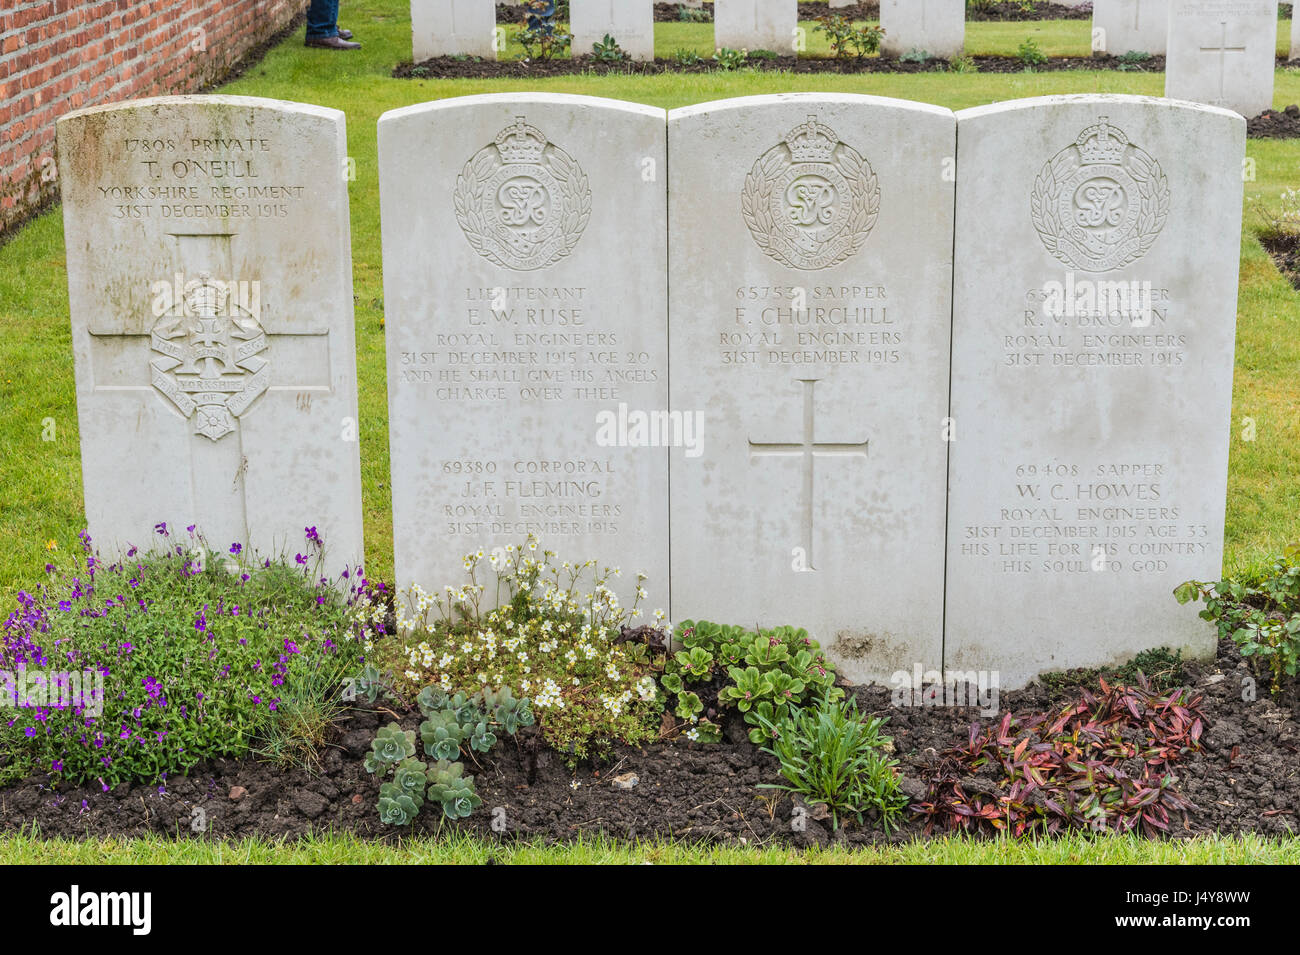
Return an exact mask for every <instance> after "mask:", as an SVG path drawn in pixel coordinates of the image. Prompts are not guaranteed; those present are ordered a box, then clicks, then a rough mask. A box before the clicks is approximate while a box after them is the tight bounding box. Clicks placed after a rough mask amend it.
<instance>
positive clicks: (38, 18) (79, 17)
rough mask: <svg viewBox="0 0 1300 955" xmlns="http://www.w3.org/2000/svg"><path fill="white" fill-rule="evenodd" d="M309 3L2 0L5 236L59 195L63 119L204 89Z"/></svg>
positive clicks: (0, 125)
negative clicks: (57, 127)
mask: <svg viewBox="0 0 1300 955" xmlns="http://www.w3.org/2000/svg"><path fill="white" fill-rule="evenodd" d="M305 7H306V0H0V232H3V231H4V230H5V229H6V228H9V227H10V226H12V225H14V224H16V223H17V222H19V221H20V220H22V219H23V218H25V217H26V216H27V215H28V214H29V213H30V212H31V211H32V210H33V209H36V208H38V207H39V206H40V205H41V204H42V203H43V202H45V201H46V200H48V199H51V198H52V197H53V196H54V195H55V193H56V192H57V182H56V181H55V177H54V163H53V155H54V121H55V119H56V118H58V117H59V116H61V115H62V114H64V113H66V112H68V111H70V110H74V109H79V108H80V107H83V106H95V105H98V104H101V103H111V102H116V101H118V100H125V99H135V98H138V97H142V96H161V95H164V94H168V93H186V92H192V91H194V90H197V89H201V88H203V87H204V86H206V85H208V84H210V83H212V82H215V81H217V80H219V79H221V78H222V77H223V76H224V75H225V74H226V73H227V72H228V71H229V70H230V68H231V67H232V66H234V65H235V63H236V62H237V61H238V60H239V59H240V57H242V56H243V55H244V54H245V53H247V52H248V51H249V50H250V49H252V48H253V47H255V46H257V45H258V44H259V43H261V42H262V41H263V40H265V39H267V38H268V37H270V36H271V35H272V34H274V33H276V32H278V31H279V30H281V29H283V28H284V27H285V26H287V25H288V24H289V22H290V21H291V20H293V18H294V17H295V16H296V15H297V14H298V13H300V12H301V11H302V10H304V9H305Z"/></svg>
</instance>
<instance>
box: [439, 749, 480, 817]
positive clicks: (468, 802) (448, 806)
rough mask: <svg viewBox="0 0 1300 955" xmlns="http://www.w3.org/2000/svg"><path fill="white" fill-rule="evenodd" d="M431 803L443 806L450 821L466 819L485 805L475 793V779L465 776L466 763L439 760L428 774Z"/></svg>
mask: <svg viewBox="0 0 1300 955" xmlns="http://www.w3.org/2000/svg"><path fill="white" fill-rule="evenodd" d="M428 780H429V790H428V797H429V801H430V802H435V803H438V804H439V805H441V806H442V811H443V813H444V814H445V815H446V816H447V818H448V819H464V818H466V817H468V816H469V815H470V813H472V812H473V811H474V810H475V809H477V808H478V807H479V806H481V805H483V800H482V799H481V798H479V795H478V793H476V792H475V791H474V777H473V776H466V775H465V764H464V763H453V762H448V761H447V760H439V761H438V762H437V763H435V764H434V765H433V766H432V767H430V769H429V772H428Z"/></svg>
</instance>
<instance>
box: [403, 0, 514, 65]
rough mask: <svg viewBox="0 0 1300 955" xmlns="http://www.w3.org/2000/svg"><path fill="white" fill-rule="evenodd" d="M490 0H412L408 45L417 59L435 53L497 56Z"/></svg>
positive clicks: (425, 58)
mask: <svg viewBox="0 0 1300 955" xmlns="http://www.w3.org/2000/svg"><path fill="white" fill-rule="evenodd" d="M496 23H497V11H496V4H495V3H494V2H493V0H411V47H412V51H413V53H414V59H415V62H416V63H419V62H421V61H423V60H427V59H430V58H431V57H435V56H481V57H483V58H484V59H487V60H495V59H496V58H497V33H496Z"/></svg>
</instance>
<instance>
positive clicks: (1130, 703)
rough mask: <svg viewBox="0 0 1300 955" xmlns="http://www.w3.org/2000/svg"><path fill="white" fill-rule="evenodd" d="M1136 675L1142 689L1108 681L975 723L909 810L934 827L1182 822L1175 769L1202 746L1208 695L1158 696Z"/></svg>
mask: <svg viewBox="0 0 1300 955" xmlns="http://www.w3.org/2000/svg"><path fill="white" fill-rule="evenodd" d="M1138 679H1139V684H1140V685H1139V686H1135V687H1134V686H1114V687H1112V686H1109V685H1108V684H1107V683H1106V681H1105V680H1102V681H1101V696H1100V697H1098V696H1096V695H1094V694H1092V693H1090V692H1088V691H1087V690H1084V691H1083V695H1082V697H1081V698H1080V699H1079V700H1078V701H1077V702H1075V703H1072V704H1071V705H1069V706H1067V707H1065V708H1064V709H1063V710H1061V711H1060V712H1059V713H1056V714H1051V713H1043V714H1036V715H1032V716H1025V717H1021V718H1019V719H1016V718H1014V717H1013V716H1012V715H1011V714H1010V713H1007V714H1006V715H1005V716H1004V717H1003V718H1002V722H1001V724H1000V725H998V726H997V727H996V728H992V727H990V728H982V727H981V725H980V724H979V723H976V724H973V725H972V726H971V728H970V737H969V739H968V741H967V743H966V745H965V746H961V747H958V748H956V749H952V750H949V751H948V752H946V753H944V754H943V757H942V760H941V761H940V763H939V766H938V768H937V769H936V771H935V774H934V775H933V776H932V777H931V779H930V780H929V788H928V791H927V793H926V798H925V800H924V801H922V802H919V803H916V804H915V805H913V806H912V811H913V812H917V813H920V814H922V815H923V816H925V817H926V827H925V828H926V832H927V833H928V832H932V831H933V830H934V829H935V828H936V826H943V827H946V828H949V829H957V830H964V831H971V832H973V831H978V830H981V829H992V830H996V831H1007V832H1011V833H1013V834H1015V835H1017V836H1019V835H1023V834H1025V833H1027V832H1045V833H1057V832H1061V831H1062V830H1065V829H1072V828H1086V829H1092V830H1094V831H1098V832H1104V831H1113V832H1130V831H1133V830H1135V829H1137V828H1138V827H1139V826H1140V827H1141V831H1142V832H1143V833H1144V834H1145V835H1147V836H1152V837H1154V836H1156V835H1158V834H1159V833H1162V832H1168V831H1169V821H1170V814H1171V813H1181V814H1182V816H1183V818H1184V821H1185V820H1186V812H1187V810H1188V809H1189V808H1194V807H1193V806H1192V804H1191V803H1190V802H1188V801H1187V800H1186V799H1185V798H1183V797H1182V796H1180V795H1179V794H1178V793H1177V792H1176V791H1175V790H1174V788H1173V784H1174V782H1175V777H1174V775H1173V772H1172V766H1173V764H1174V763H1176V762H1177V761H1178V760H1179V759H1181V758H1182V756H1183V755H1184V754H1186V753H1188V752H1191V751H1193V750H1196V749H1199V748H1200V738H1201V734H1202V732H1203V731H1204V729H1205V720H1204V716H1203V714H1202V713H1201V712H1200V710H1199V709H1198V707H1199V706H1200V704H1201V701H1202V699H1203V698H1202V697H1201V696H1195V697H1193V696H1192V695H1191V692H1190V691H1189V690H1186V689H1179V690H1174V691H1172V692H1170V693H1168V694H1166V695H1163V696H1161V695H1157V694H1156V693H1154V692H1152V690H1151V687H1150V684H1149V683H1148V682H1147V681H1146V678H1145V677H1143V676H1142V675H1141V674H1139V676H1138Z"/></svg>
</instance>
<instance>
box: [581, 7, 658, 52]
mask: <svg viewBox="0 0 1300 955" xmlns="http://www.w3.org/2000/svg"><path fill="white" fill-rule="evenodd" d="M569 16H570V18H571V22H570V24H569V31H570V32H571V33H572V34H573V47H572V49H573V54H574V56H586V55H588V54H590V53H591V48H592V45H593V44H595V43H599V42H601V41H602V40H604V39H605V36H606V35H609V36H612V37H613V38H614V39H615V40H616V41H618V45H619V46H620V47H622V48H623V51H624V52H625V53H627V55H628V56H630V57H631V58H632V59H634V60H653V59H654V58H655V23H654V3H653V0H570V3H569Z"/></svg>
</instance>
